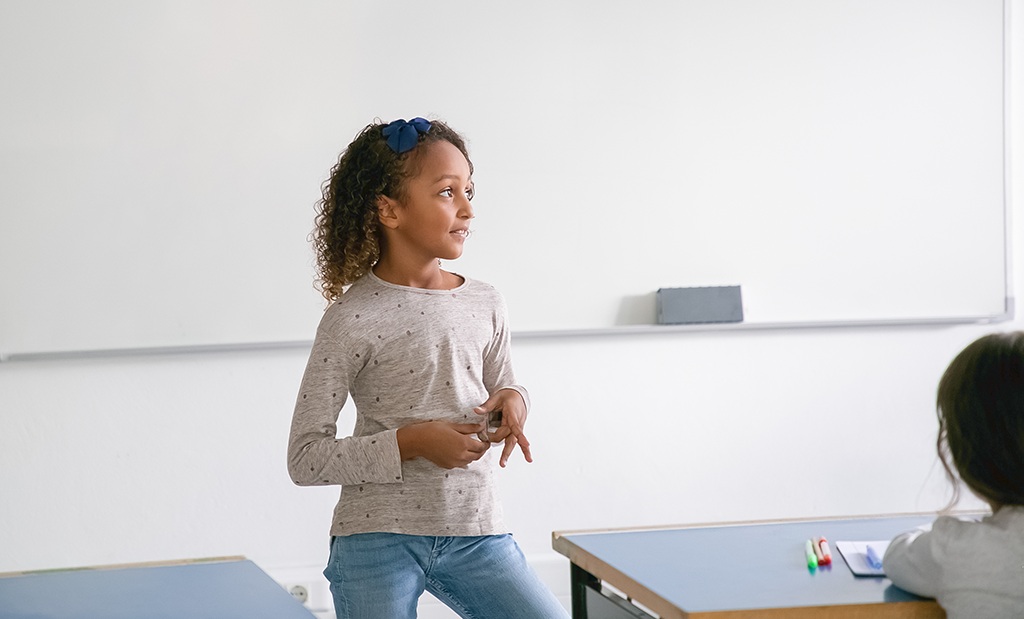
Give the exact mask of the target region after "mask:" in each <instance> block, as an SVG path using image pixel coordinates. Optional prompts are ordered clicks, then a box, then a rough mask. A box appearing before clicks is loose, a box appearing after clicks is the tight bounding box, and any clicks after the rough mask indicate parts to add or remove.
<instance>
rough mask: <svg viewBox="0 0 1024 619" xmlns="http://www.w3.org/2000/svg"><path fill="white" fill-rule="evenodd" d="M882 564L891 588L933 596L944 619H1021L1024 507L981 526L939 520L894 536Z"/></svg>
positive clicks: (1007, 508)
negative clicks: (896, 587) (945, 617)
mask: <svg viewBox="0 0 1024 619" xmlns="http://www.w3.org/2000/svg"><path fill="white" fill-rule="evenodd" d="M883 564H884V567H885V574H886V575H887V576H888V577H889V578H890V579H892V582H893V584H895V585H896V586H898V587H901V588H903V589H906V590H907V591H910V592H912V593H916V594H918V595H924V596H928V597H934V598H936V599H937V600H938V602H939V605H941V606H942V608H943V609H944V610H945V611H946V616H947V617H948V618H949V619H1020V618H1021V617H1024V506H1020V505H1008V506H1005V507H1003V508H1001V509H1000V510H999V511H997V512H996V513H995V514H993V515H991V516H988V517H986V518H984V519H982V520H981V521H980V522H973V521H965V520H960V519H958V518H953V517H950V516H942V517H940V518H938V519H936V520H935V522H934V523H932V525H931V526H930V527H925V528H922V529H918V530H915V531H908V532H907V533H903V534H902V535H899V536H898V537H896V539H894V540H893V541H892V543H890V544H889V549H888V550H887V551H886V553H885V558H884V559H883Z"/></svg>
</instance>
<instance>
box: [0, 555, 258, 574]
mask: <svg viewBox="0 0 1024 619" xmlns="http://www.w3.org/2000/svg"><path fill="white" fill-rule="evenodd" d="M247 560H248V559H246V558H245V557H243V556H240V555H238V556H226V557H203V558H199V559H168V560H166V561H145V562H142V563H112V564H109V565H86V566H78V567H55V568H48V569H42V570H24V571H20V572H0V578H9V577H12V576H31V575H33V574H53V573H55V572H83V571H96V570H123V569H133V568H137V567H171V566H175V565H196V564H200V563H230V562H235V561H247Z"/></svg>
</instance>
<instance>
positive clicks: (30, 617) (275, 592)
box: [0, 560, 313, 619]
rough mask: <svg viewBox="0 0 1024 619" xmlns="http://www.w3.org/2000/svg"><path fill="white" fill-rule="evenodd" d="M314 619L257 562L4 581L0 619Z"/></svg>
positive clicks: (54, 573)
mask: <svg viewBox="0 0 1024 619" xmlns="http://www.w3.org/2000/svg"><path fill="white" fill-rule="evenodd" d="M186 617H187V618H189V619H243V618H244V619H261V618H265V619H312V618H313V614H312V613H310V612H309V611H308V610H306V608H305V607H304V606H302V604H300V603H299V602H298V601H296V600H295V599H294V598H293V597H292V596H291V595H290V594H289V593H288V592H287V591H285V590H284V588H283V587H281V586H280V585H278V584H277V583H276V582H274V580H273V579H271V578H270V576H268V575H267V574H266V573H265V572H263V570H261V569H260V568H259V567H257V566H256V564H254V563H253V562H252V561H247V560H232V561H219V562H209V563H187V564H181V565H159V566H144V567H143V566H140V567H124V568H116V569H82V570H55V571H48V572H36V573H28V574H23V575H18V576H7V577H3V578H0V619H58V618H59V619H129V618H130V619H184V618H186Z"/></svg>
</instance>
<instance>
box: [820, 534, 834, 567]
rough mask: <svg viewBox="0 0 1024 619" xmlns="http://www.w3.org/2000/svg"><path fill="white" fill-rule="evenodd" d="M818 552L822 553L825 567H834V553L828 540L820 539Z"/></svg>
mask: <svg viewBox="0 0 1024 619" xmlns="http://www.w3.org/2000/svg"><path fill="white" fill-rule="evenodd" d="M818 550H820V551H821V556H822V557H823V560H824V562H825V563H824V564H825V565H832V551H831V550H829V547H828V540H827V539H825V538H824V537H822V538H820V539H818Z"/></svg>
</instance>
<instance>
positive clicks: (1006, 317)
mask: <svg viewBox="0 0 1024 619" xmlns="http://www.w3.org/2000/svg"><path fill="white" fill-rule="evenodd" d="M1008 307H1012V300H1008ZM1010 320H1013V313H1012V311H1011V312H1007V313H1004V314H997V315H993V316H959V317H949V318H901V319H892V320H823V321H805V322H722V323H707V324H694V325H624V326H618V327H608V328H605V329H562V330H549V331H513V332H512V338H513V339H536V338H548V337H578V336H596V335H647V334H659V333H685V332H698V333H700V332H710V331H769V330H792V329H852V328H866V327H874V328H877V327H921V326H925V327H927V326H935V327H942V326H955V325H987V324H997V323H1000V322H1007V321H1010Z"/></svg>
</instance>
